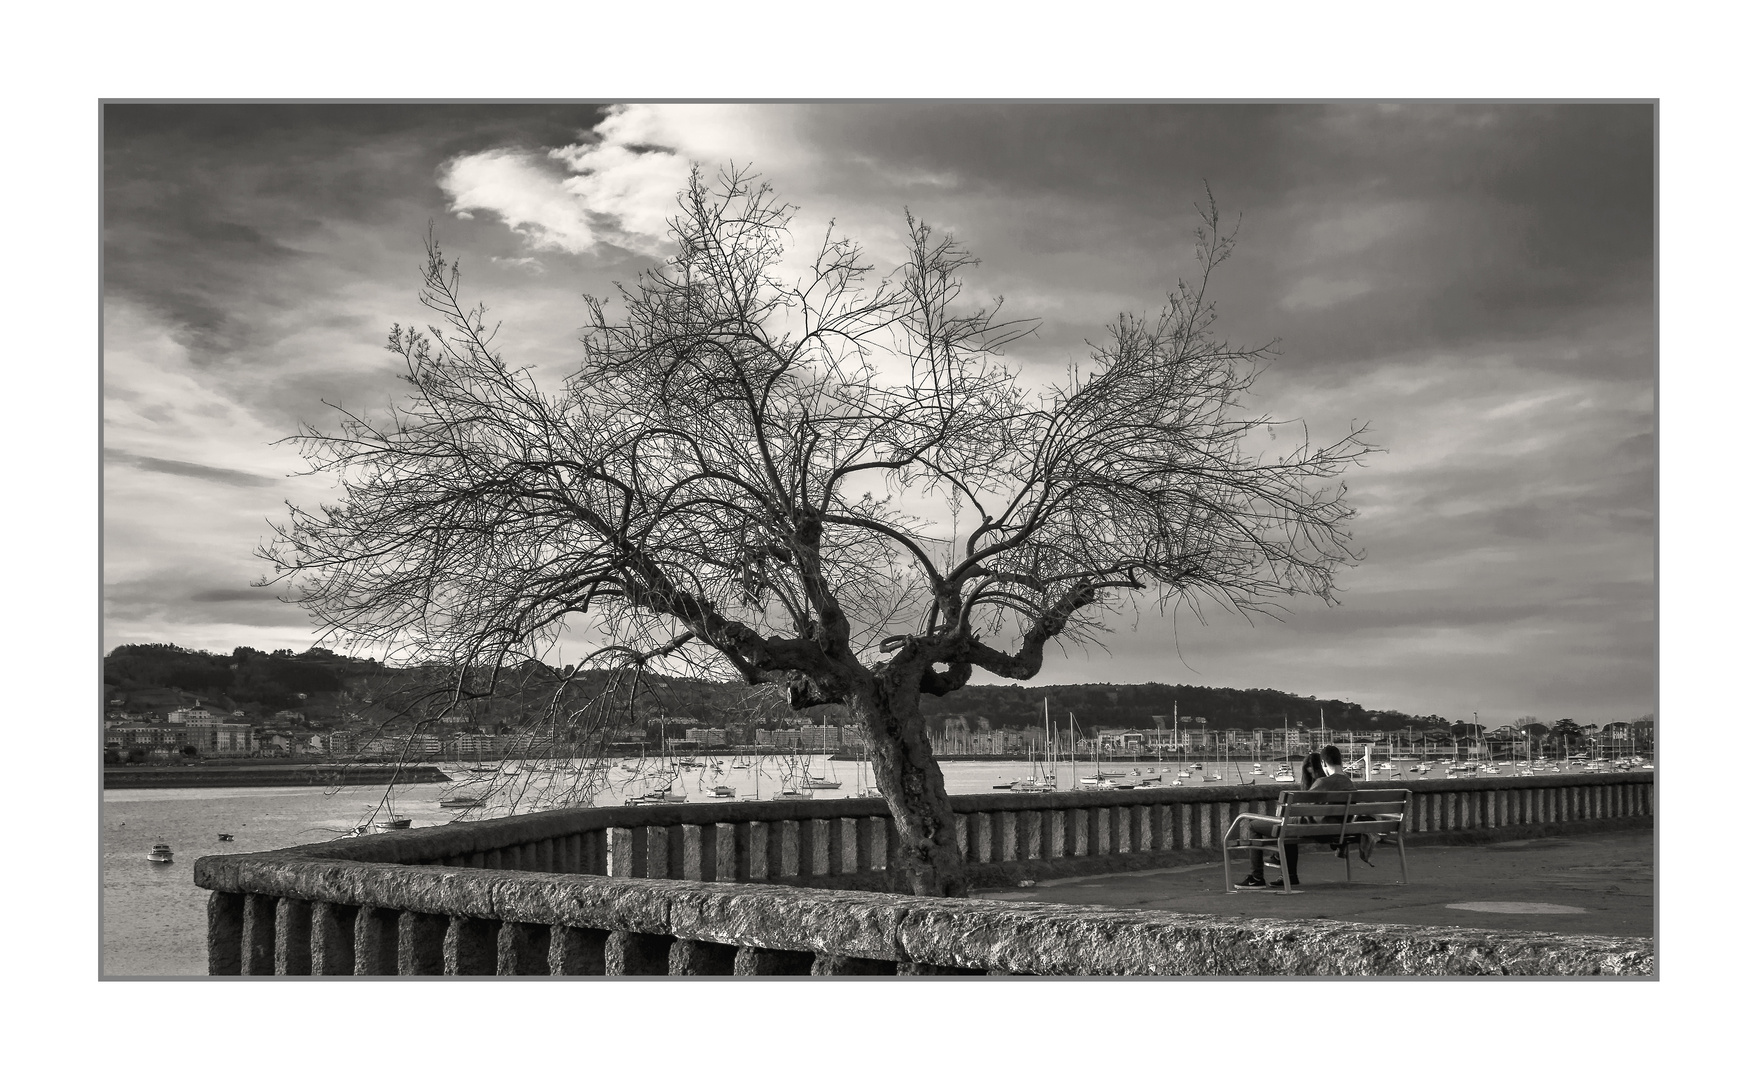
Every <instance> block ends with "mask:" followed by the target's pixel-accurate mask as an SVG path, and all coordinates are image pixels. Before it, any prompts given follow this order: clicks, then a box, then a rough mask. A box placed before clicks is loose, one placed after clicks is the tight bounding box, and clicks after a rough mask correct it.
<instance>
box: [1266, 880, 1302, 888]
mask: <svg viewBox="0 0 1758 1080" xmlns="http://www.w3.org/2000/svg"><path fill="white" fill-rule="evenodd" d="M1281 887H1282V883H1281V882H1280V881H1272V882H1270V883H1269V884H1268V885H1266V886H1264V888H1266V889H1280V888H1281ZM1288 888H1290V889H1298V888H1300V879H1299V878H1291V879H1289V881H1288Z"/></svg>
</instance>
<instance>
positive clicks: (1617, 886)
mask: <svg viewBox="0 0 1758 1080" xmlns="http://www.w3.org/2000/svg"><path fill="white" fill-rule="evenodd" d="M1300 854H1301V859H1300V869H1299V876H1300V885H1299V887H1298V888H1296V890H1295V892H1294V894H1293V895H1291V896H1287V895H1283V894H1282V893H1281V891H1280V890H1269V889H1265V890H1260V891H1255V892H1239V893H1232V894H1229V893H1228V892H1226V891H1225V886H1224V883H1223V880H1222V875H1221V861H1220V859H1219V858H1216V859H1214V860H1213V861H1210V862H1203V863H1198V864H1194V865H1188V866H1180V867H1176V868H1172V869H1164V870H1139V871H1134V872H1130V873H1119V874H1102V875H1095V876H1091V877H1077V878H1063V879H1060V880H1055V881H1040V882H1038V883H1037V884H1036V885H1034V886H1033V887H1030V888H1014V889H983V890H979V891H976V892H973V893H972V895H973V896H977V897H981V898H983V899H990V900H1003V899H1005V900H1031V901H1035V902H1038V903H1052V904H1088V905H1098V906H1102V907H1114V908H1135V909H1139V910H1146V911H1165V912H1176V913H1180V914H1206V915H1223V916H1235V917H1244V918H1272V919H1329V920H1334V921H1337V922H1354V923H1380V924H1400V925H1405V926H1432V927H1472V928H1479V929H1485V930H1545V931H1554V932H1557V933H1563V934H1607V935H1618V936H1628V937H1652V936H1653V934H1654V832H1653V830H1652V829H1649V828H1642V829H1629V830H1616V831H1606V832H1596V833H1589V834H1582V835H1574V836H1554V837H1541V838H1536V839H1526V840H1507V841H1500V842H1497V843H1487V844H1420V845H1412V844H1408V843H1406V846H1405V854H1406V858H1407V861H1408V864H1409V870H1410V882H1411V883H1410V884H1408V885H1398V884H1396V882H1397V880H1398V851H1397V846H1396V845H1381V846H1380V848H1379V850H1378V851H1376V852H1375V853H1374V859H1373V861H1374V865H1373V866H1371V867H1370V866H1367V865H1366V864H1364V863H1363V862H1362V861H1361V860H1360V858H1358V857H1352V860H1353V861H1352V864H1351V866H1350V872H1351V873H1352V874H1353V875H1354V880H1353V882H1345V880H1344V878H1343V863H1342V861H1341V860H1340V859H1338V858H1337V857H1336V854H1335V853H1334V852H1332V851H1330V850H1328V849H1325V848H1322V847H1320V848H1314V847H1312V846H1311V845H1306V846H1303V847H1302V848H1301V852H1300ZM1245 874H1246V865H1245V860H1244V859H1235V860H1234V862H1233V879H1234V880H1235V881H1239V880H1242V879H1243V878H1244V877H1245ZM1267 877H1268V878H1269V880H1271V881H1280V880H1281V873H1280V872H1279V871H1276V870H1274V869H1272V870H1270V871H1269V872H1268V874H1267ZM1460 904H1469V905H1491V906H1509V907H1510V908H1511V909H1508V910H1474V909H1470V908H1460V907H1457V906H1454V905H1460Z"/></svg>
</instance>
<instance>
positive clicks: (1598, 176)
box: [810, 104, 1654, 378]
mask: <svg viewBox="0 0 1758 1080" xmlns="http://www.w3.org/2000/svg"><path fill="white" fill-rule="evenodd" d="M810 124H811V126H812V132H813V134H814V136H815V137H819V138H822V139H823V140H825V141H826V143H828V144H830V145H833V146H836V147H841V148H854V147H859V148H860V153H859V154H855V153H853V152H850V153H848V154H845V155H843V156H838V155H836V154H831V155H829V156H830V158H831V160H832V162H833V164H832V166H831V168H832V169H837V170H840V171H839V172H837V173H836V175H837V176H838V177H839V183H840V184H841V185H842V186H844V187H846V188H847V189H849V190H851V191H852V190H860V189H862V188H863V187H866V186H877V183H878V181H876V180H875V179H874V178H873V177H871V176H870V175H863V170H862V166H863V165H864V164H866V163H867V162H868V161H870V160H882V161H884V162H885V164H886V166H887V168H888V170H889V171H888V173H887V174H886V175H893V174H896V175H904V176H908V175H911V173H912V171H913V172H914V173H917V174H921V175H924V176H930V177H938V178H940V182H939V183H938V184H937V185H936V184H930V185H926V186H923V187H921V189H920V190H919V191H918V192H916V193H915V196H914V197H913V198H912V203H913V205H914V208H915V209H917V211H918V212H920V213H922V214H924V215H925V216H927V217H929V219H930V220H936V219H951V220H954V221H960V220H961V219H962V220H967V221H971V222H973V224H974V223H977V222H980V224H976V227H974V228H972V229H968V230H966V235H967V239H969V240H970V241H971V242H972V244H973V247H974V248H975V249H976V251H977V254H978V255H979V256H982V257H984V258H986V259H987V260H989V261H990V262H991V264H992V265H993V267H994V269H991V270H989V271H988V272H986V273H979V274H977V275H973V276H974V278H976V279H978V280H982V281H985V282H991V281H992V282H993V284H994V285H995V286H996V288H995V291H1001V292H1010V293H1011V292H1013V291H1015V290H1014V289H1012V288H1009V287H1008V286H1009V285H1010V284H1014V283H1017V282H1019V281H1022V280H1026V279H1035V280H1038V281H1045V280H1054V281H1057V282H1059V283H1060V284H1062V285H1063V287H1072V288H1074V289H1077V290H1086V291H1091V292H1094V293H1102V294H1107V295H1110V296H1114V297H1116V298H1117V299H1118V300H1119V301H1120V303H1119V304H1117V305H1113V309H1111V310H1107V309H1106V308H1103V307H1098V306H1095V307H1093V308H1092V310H1090V311H1089V312H1087V313H1086V314H1087V316H1088V317H1087V318H1085V319H1081V320H1078V321H1076V320H1068V319H1064V318H1056V317H1052V318H1050V319H1047V320H1046V322H1045V324H1044V326H1043V327H1042V328H1041V329H1040V332H1039V335H1038V337H1037V339H1036V340H1035V341H1034V342H1033V343H1031V344H1030V345H1028V346H1024V347H1023V348H1027V349H1033V350H1036V351H1037V352H1039V353H1041V354H1042V355H1044V356H1045V357H1047V358H1055V357H1073V358H1080V357H1083V356H1084V355H1085V353H1086V351H1087V350H1086V348H1085V346H1084V341H1085V340H1086V339H1088V338H1091V337H1093V336H1095V335H1096V334H1097V332H1098V330H1099V327H1100V326H1101V325H1102V324H1103V322H1104V320H1106V319H1108V318H1110V317H1111V316H1114V315H1115V314H1116V313H1117V311H1116V310H1115V308H1119V307H1120V308H1121V309H1125V310H1152V309H1153V308H1154V307H1156V306H1157V304H1158V302H1159V299H1160V298H1161V297H1162V296H1163V295H1164V294H1165V293H1166V292H1168V291H1170V289H1171V288H1172V286H1173V285H1174V284H1175V281H1176V278H1177V276H1178V275H1179V273H1185V274H1188V273H1190V272H1191V266H1190V258H1189V249H1190V239H1189V234H1190V230H1191V227H1192V226H1193V225H1194V223H1195V215H1194V211H1193V209H1192V205H1191V204H1192V202H1193V201H1194V200H1197V199H1200V198H1201V197H1202V193H1203V189H1204V184H1205V183H1206V184H1207V185H1209V187H1210V188H1212V190H1213V191H1214V193H1215V196H1216V198H1217V200H1218V201H1219V203H1220V205H1221V207H1222V209H1223V213H1224V214H1225V215H1226V217H1227V218H1228V219H1229V220H1235V215H1238V217H1239V219H1242V228H1241V232H1240V247H1239V249H1238V252H1237V254H1236V256H1235V258H1234V261H1233V263H1232V264H1231V265H1229V266H1228V267H1227V268H1225V270H1224V278H1223V281H1222V286H1221V289H1220V290H1219V293H1218V295H1220V296H1221V297H1222V298H1223V299H1224V300H1225V298H1227V297H1229V296H1230V295H1231V296H1252V297H1257V298H1260V299H1261V298H1262V297H1265V296H1269V297H1284V298H1289V300H1290V303H1289V304H1288V305H1287V306H1283V307H1278V306H1276V305H1270V306H1267V307H1266V306H1264V305H1261V304H1258V305H1255V306H1253V307H1242V306H1240V305H1234V306H1233V307H1232V308H1229V307H1227V306H1226V305H1225V304H1224V305H1223V317H1224V319H1226V320H1227V321H1226V324H1225V325H1226V326H1227V327H1228V328H1229V330H1230V331H1231V332H1235V333H1237V334H1238V336H1239V337H1240V338H1241V339H1251V340H1261V341H1267V340H1269V339H1271V338H1281V339H1282V340H1284V341H1285V342H1288V343H1289V349H1288V353H1287V361H1286V362H1288V363H1293V364H1299V365H1301V366H1303V367H1307V368H1313V369H1317V368H1332V367H1341V368H1359V367H1361V366H1362V365H1369V364H1374V363H1378V362H1381V361H1382V360H1383V358H1385V357H1387V356H1391V355H1395V354H1398V353H1404V352H1409V351H1413V350H1418V349H1434V348H1469V347H1473V346H1475V345H1479V344H1482V343H1495V342H1509V341H1525V340H1529V339H1531V338H1532V337H1534V336H1544V335H1553V336H1559V337H1561V336H1567V337H1570V338H1578V335H1580V334H1581V333H1583V332H1586V331H1589V330H1591V329H1592V328H1596V327H1603V326H1604V324H1605V322H1606V320H1607V319H1608V318H1610V319H1612V320H1614V321H1615V322H1616V323H1617V324H1618V326H1617V334H1616V335H1607V336H1609V337H1612V340H1613V341H1614V342H1616V343H1618V344H1619V345H1620V346H1622V347H1618V348H1614V349H1611V350H1598V351H1595V352H1591V353H1587V354H1580V353H1577V354H1576V355H1575V356H1574V357H1573V358H1569V357H1562V356H1548V357H1543V358H1538V359H1535V361H1534V362H1538V363H1549V364H1556V365H1569V364H1574V365H1578V366H1580V367H1581V368H1583V369H1585V370H1589V371H1590V373H1596V374H1600V375H1606V376H1615V377H1624V378H1628V377H1632V376H1639V377H1646V375H1647V374H1648V373H1649V371H1650V370H1651V369H1652V364H1653V350H1652V346H1651V338H1652V333H1653V331H1652V325H1653V313H1652V304H1651V294H1652V282H1653V270H1654V265H1653V257H1652V234H1653V224H1654V221H1653V213H1652V203H1653V182H1652V173H1651V170H1649V168H1648V167H1647V162H1648V160H1649V154H1650V151H1651V148H1652V143H1653V111H1652V109H1651V108H1650V107H1648V106H1622V105H1591V106H1546V105H1499V104H1487V105H1438V104H1410V105H1402V106H1391V107H1388V106H1380V105H1337V106H1189V107H1166V106H1103V107H1101V106H1090V105H1089V106H1078V105H1075V106H1016V105H963V106H960V105H952V106H938V105H937V106H906V107H902V108H889V107H887V108H879V107H871V108H862V107H852V108H848V109H838V110H829V109H826V110H820V111H818V112H817V113H814V114H812V117H811V119H810ZM869 172H870V170H869ZM983 201H998V202H999V203H1000V204H1002V206H1001V207H998V209H999V210H1001V212H997V213H994V214H991V215H988V216H987V217H978V216H977V212H976V210H975V207H976V205H977V204H979V203H981V202H983ZM1125 208H1126V209H1127V212H1119V211H1120V210H1124V209H1125ZM1001 268H1010V269H1001ZM1144 270H1148V271H1149V273H1147V274H1146V275H1144V273H1143V271H1144ZM1010 279H1011V280H1010ZM1314 285H1316V286H1317V294H1316V295H1305V294H1304V293H1303V286H1304V288H1305V292H1307V293H1310V292H1312V291H1313V286H1314ZM1024 313H1025V314H1031V312H1029V311H1028V312H1024ZM1602 332H1603V331H1602Z"/></svg>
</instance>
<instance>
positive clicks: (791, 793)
mask: <svg viewBox="0 0 1758 1080" xmlns="http://www.w3.org/2000/svg"><path fill="white" fill-rule="evenodd" d="M811 797H812V796H811V794H810V793H808V792H804V791H796V790H795V789H793V788H782V789H781V790H780V791H778V792H776V793H775V794H774V795H771V796H770V797H769V798H770V801H771V802H794V801H798V800H805V799H810V798H811Z"/></svg>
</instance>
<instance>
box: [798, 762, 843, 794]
mask: <svg viewBox="0 0 1758 1080" xmlns="http://www.w3.org/2000/svg"><path fill="white" fill-rule="evenodd" d="M811 763H812V759H811V758H809V757H808V758H807V759H806V761H805V764H804V765H803V766H802V767H801V770H800V771H801V772H802V773H803V774H805V780H804V781H803V782H802V783H801V784H800V786H801V787H805V788H811V789H813V790H815V791H834V790H836V789H837V788H839V787H841V786H842V781H841V780H838V779H836V762H835V761H834V760H832V761H831V762H830V777H829V778H828V779H826V778H825V777H822V776H813V775H812V765H811Z"/></svg>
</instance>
